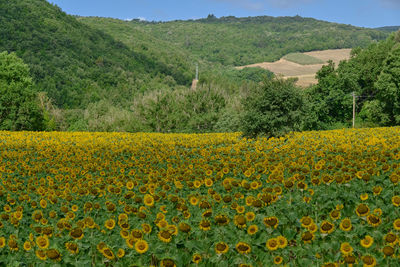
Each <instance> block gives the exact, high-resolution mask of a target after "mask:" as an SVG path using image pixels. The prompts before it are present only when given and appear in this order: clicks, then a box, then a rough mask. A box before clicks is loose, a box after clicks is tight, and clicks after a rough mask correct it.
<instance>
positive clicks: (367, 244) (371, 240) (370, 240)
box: [360, 235, 374, 248]
mask: <svg viewBox="0 0 400 267" xmlns="http://www.w3.org/2000/svg"><path fill="white" fill-rule="evenodd" d="M373 243H374V238H373V237H372V236H370V235H366V236H365V237H364V239H361V241H360V244H361V246H362V247H364V248H369V247H371V246H372V244H373Z"/></svg>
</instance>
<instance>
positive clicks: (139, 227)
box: [0, 127, 400, 267]
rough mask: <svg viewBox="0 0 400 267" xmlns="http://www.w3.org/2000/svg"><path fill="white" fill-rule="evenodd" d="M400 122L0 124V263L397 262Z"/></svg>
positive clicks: (312, 264) (350, 263)
mask: <svg viewBox="0 0 400 267" xmlns="http://www.w3.org/2000/svg"><path fill="white" fill-rule="evenodd" d="M399 147H400V128H396V127H394V128H375V129H357V130H351V129H346V130H334V131H322V132H303V133H292V134H289V135H287V136H285V137H283V138H271V139H263V138H259V139H246V138H242V137H241V135H240V133H229V134H225V133H220V134H219V133H218V134H217V133H215V134H156V133H154V134H149V133H137V134H127V133H61V132H51V133H34V132H0V179H1V180H0V181H1V183H0V266H274V265H276V266H280V265H281V266H368V267H372V266H398V265H399V264H400V263H399V261H400V248H399V244H400V242H399V238H400V207H399V206H400V189H399V187H398V182H399V180H400V148H399Z"/></svg>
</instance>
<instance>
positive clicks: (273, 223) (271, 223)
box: [263, 216, 279, 228]
mask: <svg viewBox="0 0 400 267" xmlns="http://www.w3.org/2000/svg"><path fill="white" fill-rule="evenodd" d="M263 222H264V224H265V226H266V227H271V228H277V227H278V225H279V220H278V218H277V217H275V216H272V217H266V218H264V220H263Z"/></svg>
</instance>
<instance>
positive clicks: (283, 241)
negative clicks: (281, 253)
mask: <svg viewBox="0 0 400 267" xmlns="http://www.w3.org/2000/svg"><path fill="white" fill-rule="evenodd" d="M276 239H277V240H278V246H279V248H285V247H286V246H287V244H288V241H287V239H286V237H284V236H282V235H280V236H278V237H277V238H276Z"/></svg>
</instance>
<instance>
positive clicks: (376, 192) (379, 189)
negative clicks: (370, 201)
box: [372, 185, 382, 196]
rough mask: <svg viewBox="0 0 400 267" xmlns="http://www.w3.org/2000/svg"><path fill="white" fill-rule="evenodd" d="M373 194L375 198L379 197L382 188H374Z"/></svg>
mask: <svg viewBox="0 0 400 267" xmlns="http://www.w3.org/2000/svg"><path fill="white" fill-rule="evenodd" d="M372 192H373V193H374V196H377V195H379V194H380V193H381V192H382V186H379V185H377V186H374V187H373V188H372Z"/></svg>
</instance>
